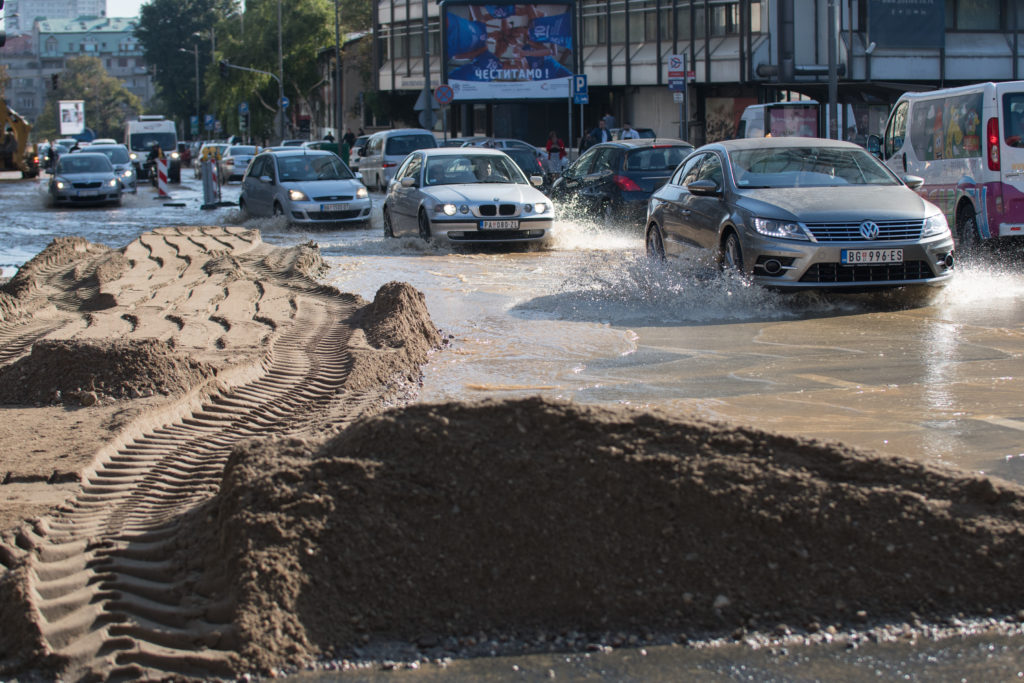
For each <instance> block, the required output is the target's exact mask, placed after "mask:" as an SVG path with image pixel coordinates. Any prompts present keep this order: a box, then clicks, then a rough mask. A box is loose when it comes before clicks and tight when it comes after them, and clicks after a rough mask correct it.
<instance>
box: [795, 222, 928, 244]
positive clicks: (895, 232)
mask: <svg viewBox="0 0 1024 683" xmlns="http://www.w3.org/2000/svg"><path fill="white" fill-rule="evenodd" d="M863 222H864V221H855V222H849V223H805V224H804V225H806V226H807V229H808V230H810V231H811V234H812V235H814V239H816V240H817V241H819V242H868V241H871V242H876V241H882V242H892V241H897V240H916V239H919V238H920V237H921V229H922V228H923V227H924V221H923V220H913V221H872V222H873V223H875V224H876V225H877V226H878V237H875V238H874V239H871V240H868V239H866V238H865V237H864V236H863V235H861V234H860V225H861V223H863Z"/></svg>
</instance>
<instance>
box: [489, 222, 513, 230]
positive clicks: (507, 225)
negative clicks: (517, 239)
mask: <svg viewBox="0 0 1024 683" xmlns="http://www.w3.org/2000/svg"><path fill="white" fill-rule="evenodd" d="M480 229H481V230H518V229H519V221H480Z"/></svg>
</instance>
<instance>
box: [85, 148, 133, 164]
mask: <svg viewBox="0 0 1024 683" xmlns="http://www.w3.org/2000/svg"><path fill="white" fill-rule="evenodd" d="M89 151H90V152H96V153H97V154H102V155H103V156H105V157H107V158H108V159H110V162H111V163H114V164H127V163H128V161H129V159H128V150H126V149H125V148H124V147H121V146H117V147H96V146H94V147H92V149H90V150H89Z"/></svg>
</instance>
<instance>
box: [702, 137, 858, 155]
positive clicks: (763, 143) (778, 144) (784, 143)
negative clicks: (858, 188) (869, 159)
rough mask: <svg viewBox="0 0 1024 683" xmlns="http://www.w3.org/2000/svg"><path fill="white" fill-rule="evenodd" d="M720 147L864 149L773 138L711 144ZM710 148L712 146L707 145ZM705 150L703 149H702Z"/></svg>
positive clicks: (837, 142) (821, 141)
mask: <svg viewBox="0 0 1024 683" xmlns="http://www.w3.org/2000/svg"><path fill="white" fill-rule="evenodd" d="M711 144H712V145H718V146H720V147H722V148H723V149H725V150H726V151H727V152H732V151H735V150H746V149H780V148H785V147H808V146H814V147H836V148H840V149H859V150H863V149H864V148H863V147H861V146H860V145H858V144H856V143H853V142H847V141H845V140H829V139H827V138H801V137H772V138H739V139H736V140H723V141H721V142H714V143H711ZM705 146H710V145H705ZM702 149H703V148H702Z"/></svg>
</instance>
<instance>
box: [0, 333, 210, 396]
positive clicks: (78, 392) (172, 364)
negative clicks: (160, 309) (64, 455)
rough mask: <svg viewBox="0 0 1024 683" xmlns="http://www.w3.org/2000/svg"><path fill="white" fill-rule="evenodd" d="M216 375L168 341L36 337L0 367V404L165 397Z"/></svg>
mask: <svg viewBox="0 0 1024 683" xmlns="http://www.w3.org/2000/svg"><path fill="white" fill-rule="evenodd" d="M216 374H217V370H216V369H215V368H214V367H212V366H211V365H208V364H206V363H201V362H199V361H196V360H193V359H192V358H190V357H188V356H187V355H185V354H183V353H180V352H179V351H176V350H175V347H174V343H173V342H168V341H161V340H158V339H124V340H103V341H102V342H99V341H96V340H78V339H42V340H40V341H38V342H36V343H35V344H34V345H33V346H32V353H30V354H29V355H28V356H26V357H24V358H22V359H21V360H19V361H17V362H15V363H13V364H11V365H9V366H6V367H3V368H0V403H22V404H24V403H61V402H68V401H71V402H74V403H80V402H81V403H88V402H95V400H96V399H102V398H110V399H118V400H120V399H128V398H141V397H146V396H153V395H156V394H162V395H165V396H167V395H170V394H178V393H184V392H186V391H188V390H189V389H192V388H194V387H197V386H200V385H202V384H203V383H204V382H205V381H207V380H209V379H211V378H213V377H215V376H216ZM87 394H91V397H87V396H86V395H87ZM90 404H91V403H90Z"/></svg>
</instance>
